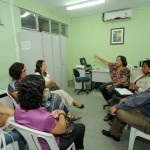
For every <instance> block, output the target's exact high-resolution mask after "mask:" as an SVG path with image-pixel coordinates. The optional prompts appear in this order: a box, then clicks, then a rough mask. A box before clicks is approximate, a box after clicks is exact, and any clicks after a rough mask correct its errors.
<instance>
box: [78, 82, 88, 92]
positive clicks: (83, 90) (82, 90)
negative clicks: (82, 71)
mask: <svg viewBox="0 0 150 150" xmlns="http://www.w3.org/2000/svg"><path fill="white" fill-rule="evenodd" d="M81 92H86V93H87V94H89V91H88V90H85V89H84V82H82V89H81V90H80V91H79V92H78V93H77V94H78V95H79V94H80V93H81Z"/></svg>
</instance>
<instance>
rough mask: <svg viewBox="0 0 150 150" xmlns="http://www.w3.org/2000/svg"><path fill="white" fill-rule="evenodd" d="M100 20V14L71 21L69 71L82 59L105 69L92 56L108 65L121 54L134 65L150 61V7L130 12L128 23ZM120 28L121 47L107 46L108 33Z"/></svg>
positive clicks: (108, 44) (108, 40)
mask: <svg viewBox="0 0 150 150" xmlns="http://www.w3.org/2000/svg"><path fill="white" fill-rule="evenodd" d="M101 18H102V14H98V15H92V16H86V17H79V18H72V19H71V27H72V32H71V49H72V51H71V52H70V57H71V58H72V60H73V63H72V65H73V66H72V68H73V67H75V65H76V64H80V63H79V58H81V57H85V58H86V60H87V62H88V63H89V64H92V65H94V64H95V65H96V67H100V68H105V67H106V66H104V65H103V64H102V63H99V62H98V61H97V60H94V59H93V56H94V54H97V55H99V56H100V57H102V58H105V59H106V60H108V61H111V62H114V61H115V59H116V56H117V55H124V56H126V58H127V60H128V63H129V64H132V65H133V66H135V65H136V66H138V64H139V60H141V59H144V58H150V42H149V39H150V19H149V18H150V7H145V8H138V9H133V17H132V19H131V20H128V21H119V22H113V23H105V22H103V21H102V19H101ZM120 27H124V28H125V39H124V40H125V41H124V44H123V45H110V30H111V29H112V28H120ZM71 72H72V70H70V74H71Z"/></svg>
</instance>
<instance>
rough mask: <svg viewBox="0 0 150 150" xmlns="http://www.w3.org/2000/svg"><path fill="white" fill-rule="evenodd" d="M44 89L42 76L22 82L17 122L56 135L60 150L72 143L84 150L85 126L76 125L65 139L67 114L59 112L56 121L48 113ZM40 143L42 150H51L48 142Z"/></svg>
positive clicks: (29, 77) (16, 113)
mask: <svg viewBox="0 0 150 150" xmlns="http://www.w3.org/2000/svg"><path fill="white" fill-rule="evenodd" d="M44 88H45V81H44V80H43V78H42V77H41V76H37V75H28V76H26V77H25V78H24V79H23V80H22V82H21V84H20V87H19V91H18V93H19V101H20V104H19V105H18V106H17V107H16V109H15V113H14V118H15V121H16V122H17V123H19V124H22V125H25V126H27V127H30V128H32V129H36V130H39V131H43V132H47V133H51V134H54V136H55V139H56V142H57V144H58V146H59V148H60V150H66V149H67V148H68V147H69V146H70V145H71V144H72V142H74V143H75V146H76V150H79V149H84V146H83V139H84V132H85V126H84V125H83V124H79V123H78V124H76V125H75V131H74V132H73V133H72V135H71V137H70V138H68V139H67V138H64V137H63V136H62V135H63V134H64V133H65V131H66V121H65V115H66V114H65V112H64V111H63V110H58V117H59V119H58V120H56V119H55V116H53V113H52V114H51V113H48V112H47V110H46V109H45V108H44V107H42V105H41V104H42V98H43V94H44ZM35 116H36V117H35ZM43 116H44V117H43ZM39 122H40V124H39ZM39 142H40V144H41V146H42V149H43V148H44V149H45V150H46V149H49V146H48V144H47V143H46V141H44V140H42V139H40V140H39Z"/></svg>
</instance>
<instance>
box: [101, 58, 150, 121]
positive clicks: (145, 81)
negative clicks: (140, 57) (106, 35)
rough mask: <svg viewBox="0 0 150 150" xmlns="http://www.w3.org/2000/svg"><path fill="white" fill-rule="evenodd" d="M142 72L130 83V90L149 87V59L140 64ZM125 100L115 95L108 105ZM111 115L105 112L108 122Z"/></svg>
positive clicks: (142, 89) (136, 90)
mask: <svg viewBox="0 0 150 150" xmlns="http://www.w3.org/2000/svg"><path fill="white" fill-rule="evenodd" d="M142 72H143V75H140V76H138V77H137V78H136V80H135V82H134V83H130V85H129V90H131V91H132V92H133V93H140V92H144V91H146V90H147V89H148V88H149V87H150V60H146V61H144V62H143V64H142ZM120 100H121V101H125V100H126V98H124V99H121V97H118V96H117V97H116V96H114V98H113V99H112V100H111V103H110V106H114V105H115V104H117V103H119V102H121V101H120ZM112 119H113V117H112V116H111V115H110V114H107V116H106V117H104V120H105V121H109V122H108V123H109V124H112Z"/></svg>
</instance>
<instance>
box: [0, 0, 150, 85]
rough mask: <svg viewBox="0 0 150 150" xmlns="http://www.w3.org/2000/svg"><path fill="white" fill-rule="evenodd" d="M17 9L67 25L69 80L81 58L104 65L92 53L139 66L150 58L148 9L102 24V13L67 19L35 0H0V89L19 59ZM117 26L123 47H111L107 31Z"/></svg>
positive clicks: (149, 16)
mask: <svg viewBox="0 0 150 150" xmlns="http://www.w3.org/2000/svg"><path fill="white" fill-rule="evenodd" d="M11 2H12V3H13V5H12V4H10V3H11ZM19 7H22V8H24V9H27V10H30V11H33V12H35V13H38V14H40V15H43V16H45V17H48V18H52V19H54V20H57V21H60V22H63V23H65V24H68V25H69V38H68V49H67V55H68V57H67V61H68V63H67V64H68V79H69V80H71V79H73V75H72V69H73V68H74V67H75V65H76V64H79V58H80V57H85V58H86V60H87V62H88V63H89V64H92V65H96V67H101V68H105V66H104V65H102V64H101V63H99V62H97V61H96V60H94V59H93V56H94V54H98V55H99V56H100V57H102V58H105V59H106V60H108V61H115V59H116V56H117V55H124V56H126V57H127V60H128V62H129V63H130V64H132V65H134V66H135V65H136V66H138V63H139V60H141V59H144V58H150V55H149V52H150V45H149V39H150V28H149V27H150V19H149V18H150V7H144V8H138V9H133V18H132V19H131V20H129V21H120V22H114V23H105V22H102V20H101V18H102V14H97V15H92V16H86V17H78V18H69V17H67V16H64V15H62V14H60V13H58V12H56V11H54V10H50V9H49V8H47V7H45V6H43V5H41V4H38V3H36V0H14V1H13V0H12V1H11V0H0V16H1V17H2V21H3V23H4V26H0V68H1V73H0V88H6V87H7V84H8V82H9V75H8V68H9V67H10V65H11V64H12V63H13V62H15V61H19V60H20V59H19V58H20V57H19V44H18V43H19V42H18V41H19V40H18V33H19V32H20V31H21V30H22V29H21V22H20V11H19ZM13 20H14V24H13ZM13 26H14V27H13ZM120 27H124V28H125V41H124V44H123V45H110V30H111V29H112V28H120ZM15 39H16V40H15Z"/></svg>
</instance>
